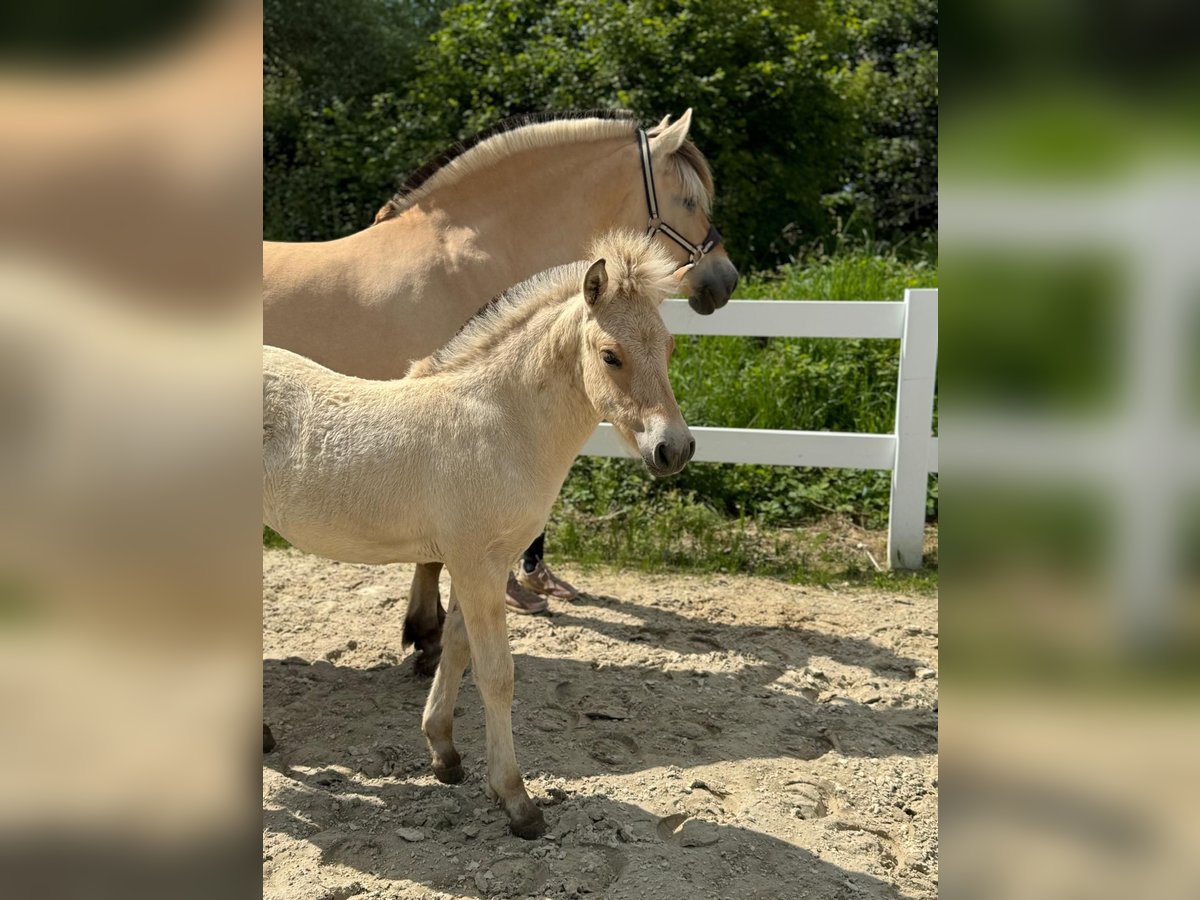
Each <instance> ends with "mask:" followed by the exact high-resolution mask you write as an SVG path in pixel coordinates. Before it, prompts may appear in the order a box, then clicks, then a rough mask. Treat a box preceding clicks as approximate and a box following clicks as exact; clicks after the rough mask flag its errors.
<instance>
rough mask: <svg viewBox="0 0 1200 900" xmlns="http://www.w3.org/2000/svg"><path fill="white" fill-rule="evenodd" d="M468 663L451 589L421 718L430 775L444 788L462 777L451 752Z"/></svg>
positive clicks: (464, 632)
mask: <svg viewBox="0 0 1200 900" xmlns="http://www.w3.org/2000/svg"><path fill="white" fill-rule="evenodd" d="M470 661H471V650H470V647H469V646H468V644H467V629H466V627H465V626H464V624H463V616H462V607H461V606H459V604H458V598H457V597H456V596H455V590H454V588H453V587H452V588H451V589H450V612H449V614H448V615H447V617H446V630H445V633H444V636H443V647H442V664H441V665H440V666H438V667H437V674H435V675H434V676H433V686H432V687H431V688H430V690H429V699H428V700H427V701H426V702H425V714H424V715H423V716H422V717H421V730H422V731H424V732H425V739H426V740H427V741H428V742H429V753H430V755H431V756H432V757H433V774H434V775H435V776H437V780H438V781H441V782H443V783H445V784H458V783H459V782H460V781H462V780H463V777H464V773H463V767H462V757H460V756H459V755H458V751H457V750H456V749H454V702H455V701H456V700H457V699H458V686H459V684H460V683H461V682H462V676H463V671H464V670H465V669H466V668H467V663H468V662H470Z"/></svg>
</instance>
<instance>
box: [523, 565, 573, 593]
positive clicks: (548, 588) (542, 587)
mask: <svg viewBox="0 0 1200 900" xmlns="http://www.w3.org/2000/svg"><path fill="white" fill-rule="evenodd" d="M517 581H519V582H520V583H521V585H522V586H523V587H527V588H529V590H531V591H533V592H534V593H535V594H541V595H542V596H543V597H554V598H555V599H558V600H574V599H575V598H576V597H578V596H579V591H577V590H575V588H573V587H571V585H569V584H567V583H566V582H565V581H563V580H562V579H561V578H559V577H558V576H557V575H555V574H554V573H553V572H551V571H550V567H549V566H547V565H546V563H545V561H544V560H541V559H539V560H538V564H537V567H536V568H534V570H533V571H532V572H526V571H525V565H524V564H523V563H522V564H520V565H518V566H517Z"/></svg>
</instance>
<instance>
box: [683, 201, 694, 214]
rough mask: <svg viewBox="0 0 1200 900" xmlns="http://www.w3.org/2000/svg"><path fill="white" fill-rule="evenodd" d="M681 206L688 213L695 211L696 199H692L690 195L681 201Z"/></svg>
mask: <svg viewBox="0 0 1200 900" xmlns="http://www.w3.org/2000/svg"><path fill="white" fill-rule="evenodd" d="M683 208H684V209H686V210H687V211H688V212H690V213H691V212H695V211H696V201H695V200H693V199H692V198H691V197H688V198H687V199H686V200H684V201H683Z"/></svg>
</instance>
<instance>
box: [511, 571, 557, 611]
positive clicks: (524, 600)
mask: <svg viewBox="0 0 1200 900" xmlns="http://www.w3.org/2000/svg"><path fill="white" fill-rule="evenodd" d="M504 604H505V605H506V606H507V607H508V608H509V610H510V611H512V612H514V613H516V614H517V615H519V616H536V615H538V614H539V613H544V612H547V611H548V610H549V609H550V603H549V602H548V601H547V600H544V599H543V598H541V597H539V596H538V595H537V594H535V593H533V592H532V591H527V590H525V588H523V587H521V585H520V584H518V583H517V579H516V577H515V576H514V575H513V573H512V572H509V573H508V587H507V588H505V590H504Z"/></svg>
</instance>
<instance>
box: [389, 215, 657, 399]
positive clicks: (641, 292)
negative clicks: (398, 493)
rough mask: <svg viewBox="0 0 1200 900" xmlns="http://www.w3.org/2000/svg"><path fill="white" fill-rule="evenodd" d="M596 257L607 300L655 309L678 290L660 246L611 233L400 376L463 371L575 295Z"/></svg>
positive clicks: (517, 288)
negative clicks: (604, 279)
mask: <svg viewBox="0 0 1200 900" xmlns="http://www.w3.org/2000/svg"><path fill="white" fill-rule="evenodd" d="M597 259H603V260H604V261H605V269H606V271H607V274H608V292H609V294H608V296H609V299H610V300H615V301H616V302H630V301H633V300H635V299H636V298H642V299H644V300H645V301H647V302H650V303H653V304H654V305H655V306H657V305H658V304H659V303H661V302H662V301H663V300H664V299H665V298H666V297H667V296H668V295H669V294H670V293H671V292H672V291H673V290H675V289H676V287H677V286H678V285H677V284H676V279H675V277H674V272H675V269H676V264H675V262H674V261H673V260H672V259H671V257H670V256H669V255H668V254H667V252H666V251H665V250H664V249H663V248H662V247H661V246H660V244H659V243H657V242H653V243H652V242H650V241H647V240H646V237H645V235H643V234H640V233H638V232H635V231H626V230H616V231H610V232H608V233H606V234H604V235H601V236H600V237H599V238H597V240H596V241H595V242H594V243H593V244H592V246H591V248H590V249H589V251H588V259H587V260H583V261H580V262H573V263H567V264H566V265H562V266H555V267H554V268H552V269H547V270H546V271H544V272H539V273H538V274H537V275H534V276H533V277H532V278H529V279H526V280H525V281H522V282H521V283H519V284H517V285H514V286H513V287H511V288H509V289H508V290H506V291H505V292H504V293H502V294H500V295H499V296H498V297H495V298H493V299H492V300H491V302H489V303H488V304H487V305H486V306H484V307H483V308H482V309H481V310H479V312H478V313H476V314H475V316H474V317H473V318H472V319H471V320H470V321H468V322H467V324H466V325H464V326H463V327H462V328H461V329H460V330H459V332H458V334H457V335H455V336H454V337H453V338H451V340H450V342H449V343H448V344H446V345H445V346H444V347H442V348H441V349H440V350H437V351H436V352H434V353H433V354H432V355H430V356H427V357H425V358H424V359H419V360H417V361H416V362H414V363H413V364H412V365H411V366H410V367H409V369H408V374H407V375H406V376H405V377H407V378H423V377H425V376H428V375H433V374H435V373H439V372H448V371H452V370H459V369H464V368H468V367H469V366H471V365H472V364H473V363H475V362H476V361H478V360H480V359H483V358H485V357H486V356H488V355H489V351H491V350H493V349H494V348H495V347H496V346H497V345H498V344H500V343H501V342H502V341H504V340H505V339H506V338H507V337H508V336H509V335H511V334H512V333H513V332H514V331H516V330H517V329H519V328H521V327H522V326H524V325H525V324H527V323H528V322H530V321H531V320H533V319H534V317H535V316H537V315H538V314H539V313H541V312H543V311H544V310H549V309H551V308H553V307H557V306H560V305H562V304H564V303H565V302H567V301H569V300H571V299H573V298H574V297H576V296H578V295H579V294H580V291H581V289H582V287H583V276H584V274H585V273H586V272H587V270H588V267H589V266H590V265H591V264H592V261H594V260H597Z"/></svg>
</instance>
